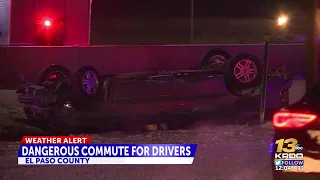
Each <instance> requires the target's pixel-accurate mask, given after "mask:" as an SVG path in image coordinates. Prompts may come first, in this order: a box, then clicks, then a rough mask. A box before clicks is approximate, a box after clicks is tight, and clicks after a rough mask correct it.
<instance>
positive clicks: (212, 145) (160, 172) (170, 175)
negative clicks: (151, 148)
mask: <svg viewBox="0 0 320 180" xmlns="http://www.w3.org/2000/svg"><path fill="white" fill-rule="evenodd" d="M11 94H12V93H11ZM0 100H1V101H0V102H1V103H0V105H1V106H0V112H1V113H0V115H1V119H0V120H1V121H4V120H5V121H7V122H9V121H10V118H11V119H13V118H18V117H19V116H21V117H22V116H23V114H21V109H20V108H21V107H19V106H18V105H17V104H16V102H15V101H14V99H12V97H10V93H9V92H7V94H6V95H5V96H1V98H0ZM21 117H20V118H21ZM22 118H23V117H22ZM212 121H214V119H212ZM90 135H92V140H93V143H197V144H198V150H197V153H196V157H195V161H194V164H192V165H80V166H79V165H77V166H67V165H66V166H18V165H17V151H18V149H19V142H1V143H0V177H1V178H0V179H3V180H44V179H47V180H55V179H59V180H64V179H66V180H72V179H77V180H82V179H83V180H89V179H92V180H100V179H101V180H102V179H103V180H142V179H146V180H198V179H199V180H229V179H230V180H270V179H271V168H270V158H269V152H268V147H269V142H270V140H271V137H272V130H271V129H268V128H261V127H257V126H255V127H254V126H236V125H225V126H215V125H209V124H198V125H196V126H194V127H193V128H191V129H189V130H176V131H156V132H149V133H144V134H128V133H124V132H108V133H102V134H90Z"/></svg>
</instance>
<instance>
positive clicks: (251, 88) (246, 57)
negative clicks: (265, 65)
mask: <svg viewBox="0 0 320 180" xmlns="http://www.w3.org/2000/svg"><path fill="white" fill-rule="evenodd" d="M262 75H263V73H262V65H261V63H260V61H259V60H258V59H257V58H256V57H254V56H253V55H250V54H241V55H238V56H236V57H235V58H234V59H233V60H231V62H230V64H229V67H228V72H227V73H226V74H225V78H226V83H227V86H228V88H229V89H231V91H232V92H237V94H239V92H243V91H244V90H245V91H246V90H248V91H246V92H245V93H244V94H243V93H240V94H243V95H242V96H250V94H257V90H260V85H261V82H262ZM250 92H252V93H250Z"/></svg>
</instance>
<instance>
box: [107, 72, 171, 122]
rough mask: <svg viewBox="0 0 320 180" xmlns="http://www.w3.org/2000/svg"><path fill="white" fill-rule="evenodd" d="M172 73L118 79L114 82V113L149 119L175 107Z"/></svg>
mask: <svg viewBox="0 0 320 180" xmlns="http://www.w3.org/2000/svg"><path fill="white" fill-rule="evenodd" d="M170 78H171V76H170V75H158V74H155V75H151V76H146V77H145V78H140V79H118V80H116V81H114V83H113V88H112V89H113V95H112V96H113V100H112V114H113V115H114V116H122V117H123V116H125V117H134V118H135V119H136V120H147V119H150V118H151V117H156V116H158V115H161V114H164V113H166V112H167V111H169V110H171V109H172V108H173V104H172V103H173V101H172V86H171V81H170Z"/></svg>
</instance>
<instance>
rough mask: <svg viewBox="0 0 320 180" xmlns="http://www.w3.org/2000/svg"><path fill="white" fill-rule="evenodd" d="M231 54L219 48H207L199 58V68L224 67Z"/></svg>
mask: <svg viewBox="0 0 320 180" xmlns="http://www.w3.org/2000/svg"><path fill="white" fill-rule="evenodd" d="M230 58H231V56H230V54H228V53H227V52H225V51H222V50H219V49H211V50H209V51H208V52H207V53H206V54H205V55H204V56H203V57H202V59H201V64H200V67H201V68H213V67H217V66H218V67H224V66H225V64H227V63H228V62H229V60H230Z"/></svg>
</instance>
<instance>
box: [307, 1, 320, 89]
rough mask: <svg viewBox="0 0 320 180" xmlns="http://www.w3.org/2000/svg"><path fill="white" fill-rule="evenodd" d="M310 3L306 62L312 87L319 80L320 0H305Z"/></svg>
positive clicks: (309, 83) (308, 85)
mask: <svg viewBox="0 0 320 180" xmlns="http://www.w3.org/2000/svg"><path fill="white" fill-rule="evenodd" d="M305 3H308V9H307V13H308V14H307V21H308V22H307V26H308V32H307V44H306V51H307V52H306V53H307V54H306V61H307V62H306V63H307V67H306V68H308V69H307V71H306V72H307V74H306V76H307V77H306V78H307V79H306V81H307V89H309V88H311V87H312V86H313V85H314V84H315V83H316V82H317V80H318V76H319V59H318V57H319V55H318V37H319V36H318V35H319V33H318V27H317V19H318V18H317V11H318V5H319V0H309V1H307V2H306V1H305Z"/></svg>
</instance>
